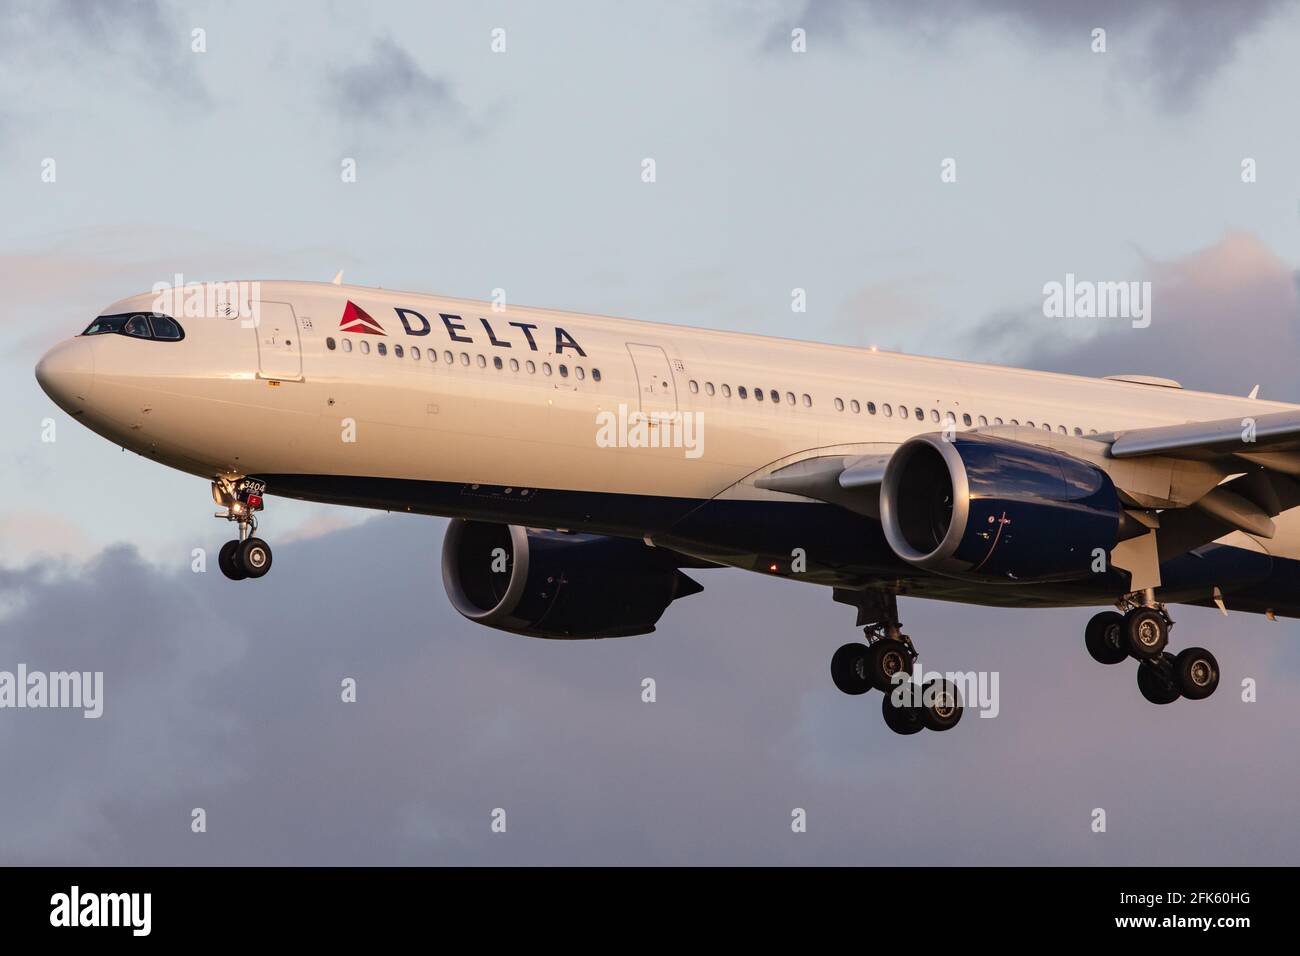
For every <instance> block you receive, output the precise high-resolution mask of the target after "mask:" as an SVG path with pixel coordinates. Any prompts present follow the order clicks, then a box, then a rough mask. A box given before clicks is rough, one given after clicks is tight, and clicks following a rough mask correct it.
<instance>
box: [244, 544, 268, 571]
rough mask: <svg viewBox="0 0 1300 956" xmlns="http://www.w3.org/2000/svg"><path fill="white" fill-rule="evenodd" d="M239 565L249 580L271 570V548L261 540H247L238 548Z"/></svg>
mask: <svg viewBox="0 0 1300 956" xmlns="http://www.w3.org/2000/svg"><path fill="white" fill-rule="evenodd" d="M239 563H240V565H242V566H243V568H244V573H245V574H247V575H248V576H249V577H250V578H260V577H261V576H262V575H264V574H266V572H267V571H270V570H271V546H270V545H269V544H267V543H266V542H265V541H263V540H262V539H261V538H248V539H246V540H245V541H244V543H243V544H241V545H240V546H239Z"/></svg>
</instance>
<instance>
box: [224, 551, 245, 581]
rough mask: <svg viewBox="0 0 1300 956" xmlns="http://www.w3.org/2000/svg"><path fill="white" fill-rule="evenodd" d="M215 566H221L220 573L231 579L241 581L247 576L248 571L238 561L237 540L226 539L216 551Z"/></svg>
mask: <svg viewBox="0 0 1300 956" xmlns="http://www.w3.org/2000/svg"><path fill="white" fill-rule="evenodd" d="M217 567H219V568H221V573H222V574H224V575H225V576H226V577H228V578H230V580H232V581H242V580H244V578H246V577H248V572H247V571H245V570H244V566H243V565H242V564H240V563H239V542H238V541H227V542H226V543H225V544H223V545H222V546H221V550H220V551H219V552H217Z"/></svg>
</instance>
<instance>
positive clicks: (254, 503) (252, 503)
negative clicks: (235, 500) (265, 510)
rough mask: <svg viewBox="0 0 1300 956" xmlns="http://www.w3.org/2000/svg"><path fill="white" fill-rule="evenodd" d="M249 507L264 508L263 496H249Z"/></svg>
mask: <svg viewBox="0 0 1300 956" xmlns="http://www.w3.org/2000/svg"><path fill="white" fill-rule="evenodd" d="M248 507H250V508H260V507H262V496H261V495H249V496H248Z"/></svg>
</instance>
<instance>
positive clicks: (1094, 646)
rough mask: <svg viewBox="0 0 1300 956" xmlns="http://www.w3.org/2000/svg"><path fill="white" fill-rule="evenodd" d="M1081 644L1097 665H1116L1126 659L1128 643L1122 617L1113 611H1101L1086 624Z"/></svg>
mask: <svg viewBox="0 0 1300 956" xmlns="http://www.w3.org/2000/svg"><path fill="white" fill-rule="evenodd" d="M1083 643H1084V644H1085V645H1086V646H1087V648H1088V653H1089V654H1090V655H1092V659H1093V660H1094V661H1096V662H1097V663H1098V664H1118V663H1119V662H1120V661H1123V660H1126V659H1127V658H1128V653H1129V652H1128V642H1127V641H1126V640H1125V637H1124V615H1123V614H1119V613H1117V612H1115V611H1102V612H1101V613H1100V614H1097V615H1095V616H1094V617H1093V619H1092V620H1090V621H1089V622H1088V626H1087V627H1086V628H1085V629H1084V632H1083Z"/></svg>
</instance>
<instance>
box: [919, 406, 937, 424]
mask: <svg viewBox="0 0 1300 956" xmlns="http://www.w3.org/2000/svg"><path fill="white" fill-rule="evenodd" d="M915 412H916V420H917V421H918V422H923V421H925V410H924V409H920V408H918V409H915ZM938 420H939V419H937V418H936V419H935V421H938Z"/></svg>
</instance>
